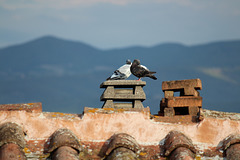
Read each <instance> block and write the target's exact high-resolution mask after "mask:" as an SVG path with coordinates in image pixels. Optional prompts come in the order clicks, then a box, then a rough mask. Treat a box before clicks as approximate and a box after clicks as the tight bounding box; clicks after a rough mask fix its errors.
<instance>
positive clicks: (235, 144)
mask: <svg viewBox="0 0 240 160" xmlns="http://www.w3.org/2000/svg"><path fill="white" fill-rule="evenodd" d="M222 149H223V150H224V153H225V156H226V158H227V160H237V159H240V134H230V135H229V136H228V137H227V138H225V139H224V140H223V145H222Z"/></svg>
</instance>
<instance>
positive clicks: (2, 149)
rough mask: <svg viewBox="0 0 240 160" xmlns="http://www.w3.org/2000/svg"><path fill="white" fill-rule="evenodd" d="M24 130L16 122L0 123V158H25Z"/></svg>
mask: <svg viewBox="0 0 240 160" xmlns="http://www.w3.org/2000/svg"><path fill="white" fill-rule="evenodd" d="M24 147H25V140H24V132H23V130H22V128H21V127H20V126H19V125H17V124H16V123H12V122H7V123H4V124H1V125H0V160H6V159H7V160H15V159H21V160H25V159H26V156H25V154H24V152H23V148H24Z"/></svg>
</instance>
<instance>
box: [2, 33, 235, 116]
mask: <svg viewBox="0 0 240 160" xmlns="http://www.w3.org/2000/svg"><path fill="white" fill-rule="evenodd" d="M126 59H131V60H134V59H140V60H141V62H142V64H144V65H146V66H147V67H148V68H149V69H151V70H153V71H156V72H157V74H156V76H157V77H158V80H157V81H153V80H151V79H148V78H143V80H144V81H146V82H147V85H146V86H145V87H144V91H145V92H146V95H147V100H145V101H144V106H150V108H151V112H152V113H154V114H155V113H157V111H159V103H160V100H161V98H163V93H162V90H161V83H162V81H168V80H180V79H193V78H200V79H201V80H202V83H203V90H202V91H200V94H201V96H202V97H203V108H207V109H214V110H219V111H228V112H239V113H240V99H239V98H238V97H239V96H240V92H239V91H240V63H239V59H240V40H239V41H222V42H214V43H208V44H202V45H195V46H185V45H182V44H176V43H166V44H160V45H156V46H153V47H144V46H132V47H127V48H118V49H109V50H100V49H98V48H95V47H93V46H90V45H87V44H84V43H82V42H76V41H69V40H63V39H59V38H56V37H52V36H46V37H41V38H39V39H36V40H33V41H30V42H27V43H24V44H20V45H14V46H9V47H6V48H2V49H0V103H1V104H4V103H27V102H42V103H43V110H44V111H58V112H71V113H73V112H75V113H81V112H82V111H83V108H84V107H85V106H88V107H101V106H102V102H100V96H101V94H102V92H103V90H102V89H100V88H99V86H100V84H101V83H102V82H104V81H105V79H106V78H107V77H108V76H110V75H111V74H112V72H113V71H114V70H115V69H117V68H118V67H119V66H121V65H122V64H124V63H125V61H126ZM130 79H137V78H135V77H134V76H130Z"/></svg>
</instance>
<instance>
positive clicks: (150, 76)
mask: <svg viewBox="0 0 240 160" xmlns="http://www.w3.org/2000/svg"><path fill="white" fill-rule="evenodd" d="M148 77H149V78H152V79H154V80H157V77H155V76H154V75H151V74H150V75H148Z"/></svg>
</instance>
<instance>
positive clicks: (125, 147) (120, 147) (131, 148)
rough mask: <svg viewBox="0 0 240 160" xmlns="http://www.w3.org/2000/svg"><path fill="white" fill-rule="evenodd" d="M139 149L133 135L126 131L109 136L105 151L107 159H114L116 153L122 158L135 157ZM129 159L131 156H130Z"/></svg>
mask: <svg viewBox="0 0 240 160" xmlns="http://www.w3.org/2000/svg"><path fill="white" fill-rule="evenodd" d="M140 151H141V147H140V146H139V144H138V143H137V141H136V140H135V138H134V137H132V136H130V135H129V134H126V133H119V134H114V135H113V136H112V137H111V138H110V142H109V145H108V149H107V151H106V154H105V155H106V156H108V158H107V159H116V158H115V157H116V156H117V155H119V156H121V157H122V158H124V157H125V158H127V157H128V158H129V157H132V158H137V154H139V153H140ZM130 159H131V158H130Z"/></svg>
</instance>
